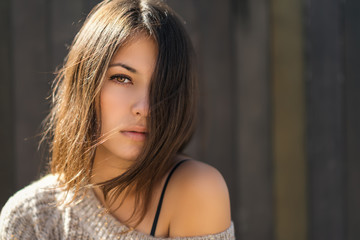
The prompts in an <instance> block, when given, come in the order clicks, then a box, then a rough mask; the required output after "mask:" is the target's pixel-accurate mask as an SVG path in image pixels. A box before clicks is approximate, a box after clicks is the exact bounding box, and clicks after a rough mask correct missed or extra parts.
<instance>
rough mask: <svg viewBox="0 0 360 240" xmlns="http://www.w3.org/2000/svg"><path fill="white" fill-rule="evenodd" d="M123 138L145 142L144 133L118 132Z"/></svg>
mask: <svg viewBox="0 0 360 240" xmlns="http://www.w3.org/2000/svg"><path fill="white" fill-rule="evenodd" d="M120 132H121V133H122V134H123V135H124V136H126V137H128V138H130V139H131V140H134V141H138V142H142V141H145V139H146V135H147V133H146V132H145V131H131V130H125V131H120Z"/></svg>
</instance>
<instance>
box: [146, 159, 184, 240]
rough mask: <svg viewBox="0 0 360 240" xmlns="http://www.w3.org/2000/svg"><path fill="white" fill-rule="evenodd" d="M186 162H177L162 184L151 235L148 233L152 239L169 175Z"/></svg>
mask: <svg viewBox="0 0 360 240" xmlns="http://www.w3.org/2000/svg"><path fill="white" fill-rule="evenodd" d="M186 160H188V159H184V160H181V161H180V162H178V163H177V164H176V165H175V166H174V167H173V169H172V170H171V172H170V173H169V175H168V177H167V178H166V181H165V184H164V187H163V189H162V192H161V196H160V199H159V203H158V206H157V210H156V214H155V218H154V222H153V225H152V228H151V233H150V235H151V236H153V237H154V236H155V231H156V225H157V223H158V220H159V215H160V211H161V205H162V202H163V199H164V194H165V190H166V186H167V185H168V183H169V180H170V177H171V175H172V174H173V173H174V172H175V170H176V168H177V167H178V166H180V164H182V163H183V162H185V161H186Z"/></svg>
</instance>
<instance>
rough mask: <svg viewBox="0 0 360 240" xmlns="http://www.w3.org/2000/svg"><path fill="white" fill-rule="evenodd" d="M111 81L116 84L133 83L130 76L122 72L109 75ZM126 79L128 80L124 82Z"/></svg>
mask: <svg viewBox="0 0 360 240" xmlns="http://www.w3.org/2000/svg"><path fill="white" fill-rule="evenodd" d="M110 80H111V81H114V82H115V83H117V84H133V82H132V80H131V78H130V77H129V76H126V75H124V74H115V75H112V76H111V77H110ZM126 80H128V81H129V82H125V81H126Z"/></svg>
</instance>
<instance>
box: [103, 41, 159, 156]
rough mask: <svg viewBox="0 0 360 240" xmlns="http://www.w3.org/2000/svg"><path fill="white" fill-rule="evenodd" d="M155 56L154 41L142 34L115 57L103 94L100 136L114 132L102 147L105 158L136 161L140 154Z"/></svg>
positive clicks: (144, 135)
mask: <svg viewBox="0 0 360 240" xmlns="http://www.w3.org/2000/svg"><path fill="white" fill-rule="evenodd" d="M156 58H157V46H156V44H155V42H154V40H153V39H151V38H149V37H147V36H142V35H140V36H138V37H136V38H134V39H133V40H131V41H130V42H129V43H128V44H126V45H125V46H122V47H121V48H119V50H118V51H117V52H116V53H115V55H114V57H113V58H112V60H111V62H110V65H109V68H108V70H107V72H106V76H105V78H106V79H105V81H104V85H103V87H102V90H101V93H100V114H101V136H104V135H106V134H108V133H110V132H112V131H113V133H114V134H112V135H111V137H110V138H109V139H108V140H107V141H105V142H104V143H103V144H102V145H101V146H99V148H101V151H102V152H103V153H105V155H106V156H104V157H116V158H119V159H122V160H133V159H135V158H136V157H137V156H138V154H139V153H140V150H141V148H142V146H143V144H144V140H145V139H146V135H147V128H146V118H147V116H148V108H149V106H148V90H149V84H150V79H151V76H152V74H153V72H154V68H155V64H156ZM114 130H115V132H114ZM103 155H104V154H103Z"/></svg>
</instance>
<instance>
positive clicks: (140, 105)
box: [132, 95, 149, 117]
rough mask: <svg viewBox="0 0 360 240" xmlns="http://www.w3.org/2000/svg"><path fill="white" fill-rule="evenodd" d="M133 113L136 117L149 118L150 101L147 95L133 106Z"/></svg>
mask: <svg viewBox="0 0 360 240" xmlns="http://www.w3.org/2000/svg"><path fill="white" fill-rule="evenodd" d="M132 112H133V114H134V115H135V116H139V117H147V116H148V113H149V100H148V97H147V95H145V96H144V95H143V96H141V97H140V98H139V100H138V101H136V102H135V103H134V105H133V108H132Z"/></svg>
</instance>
